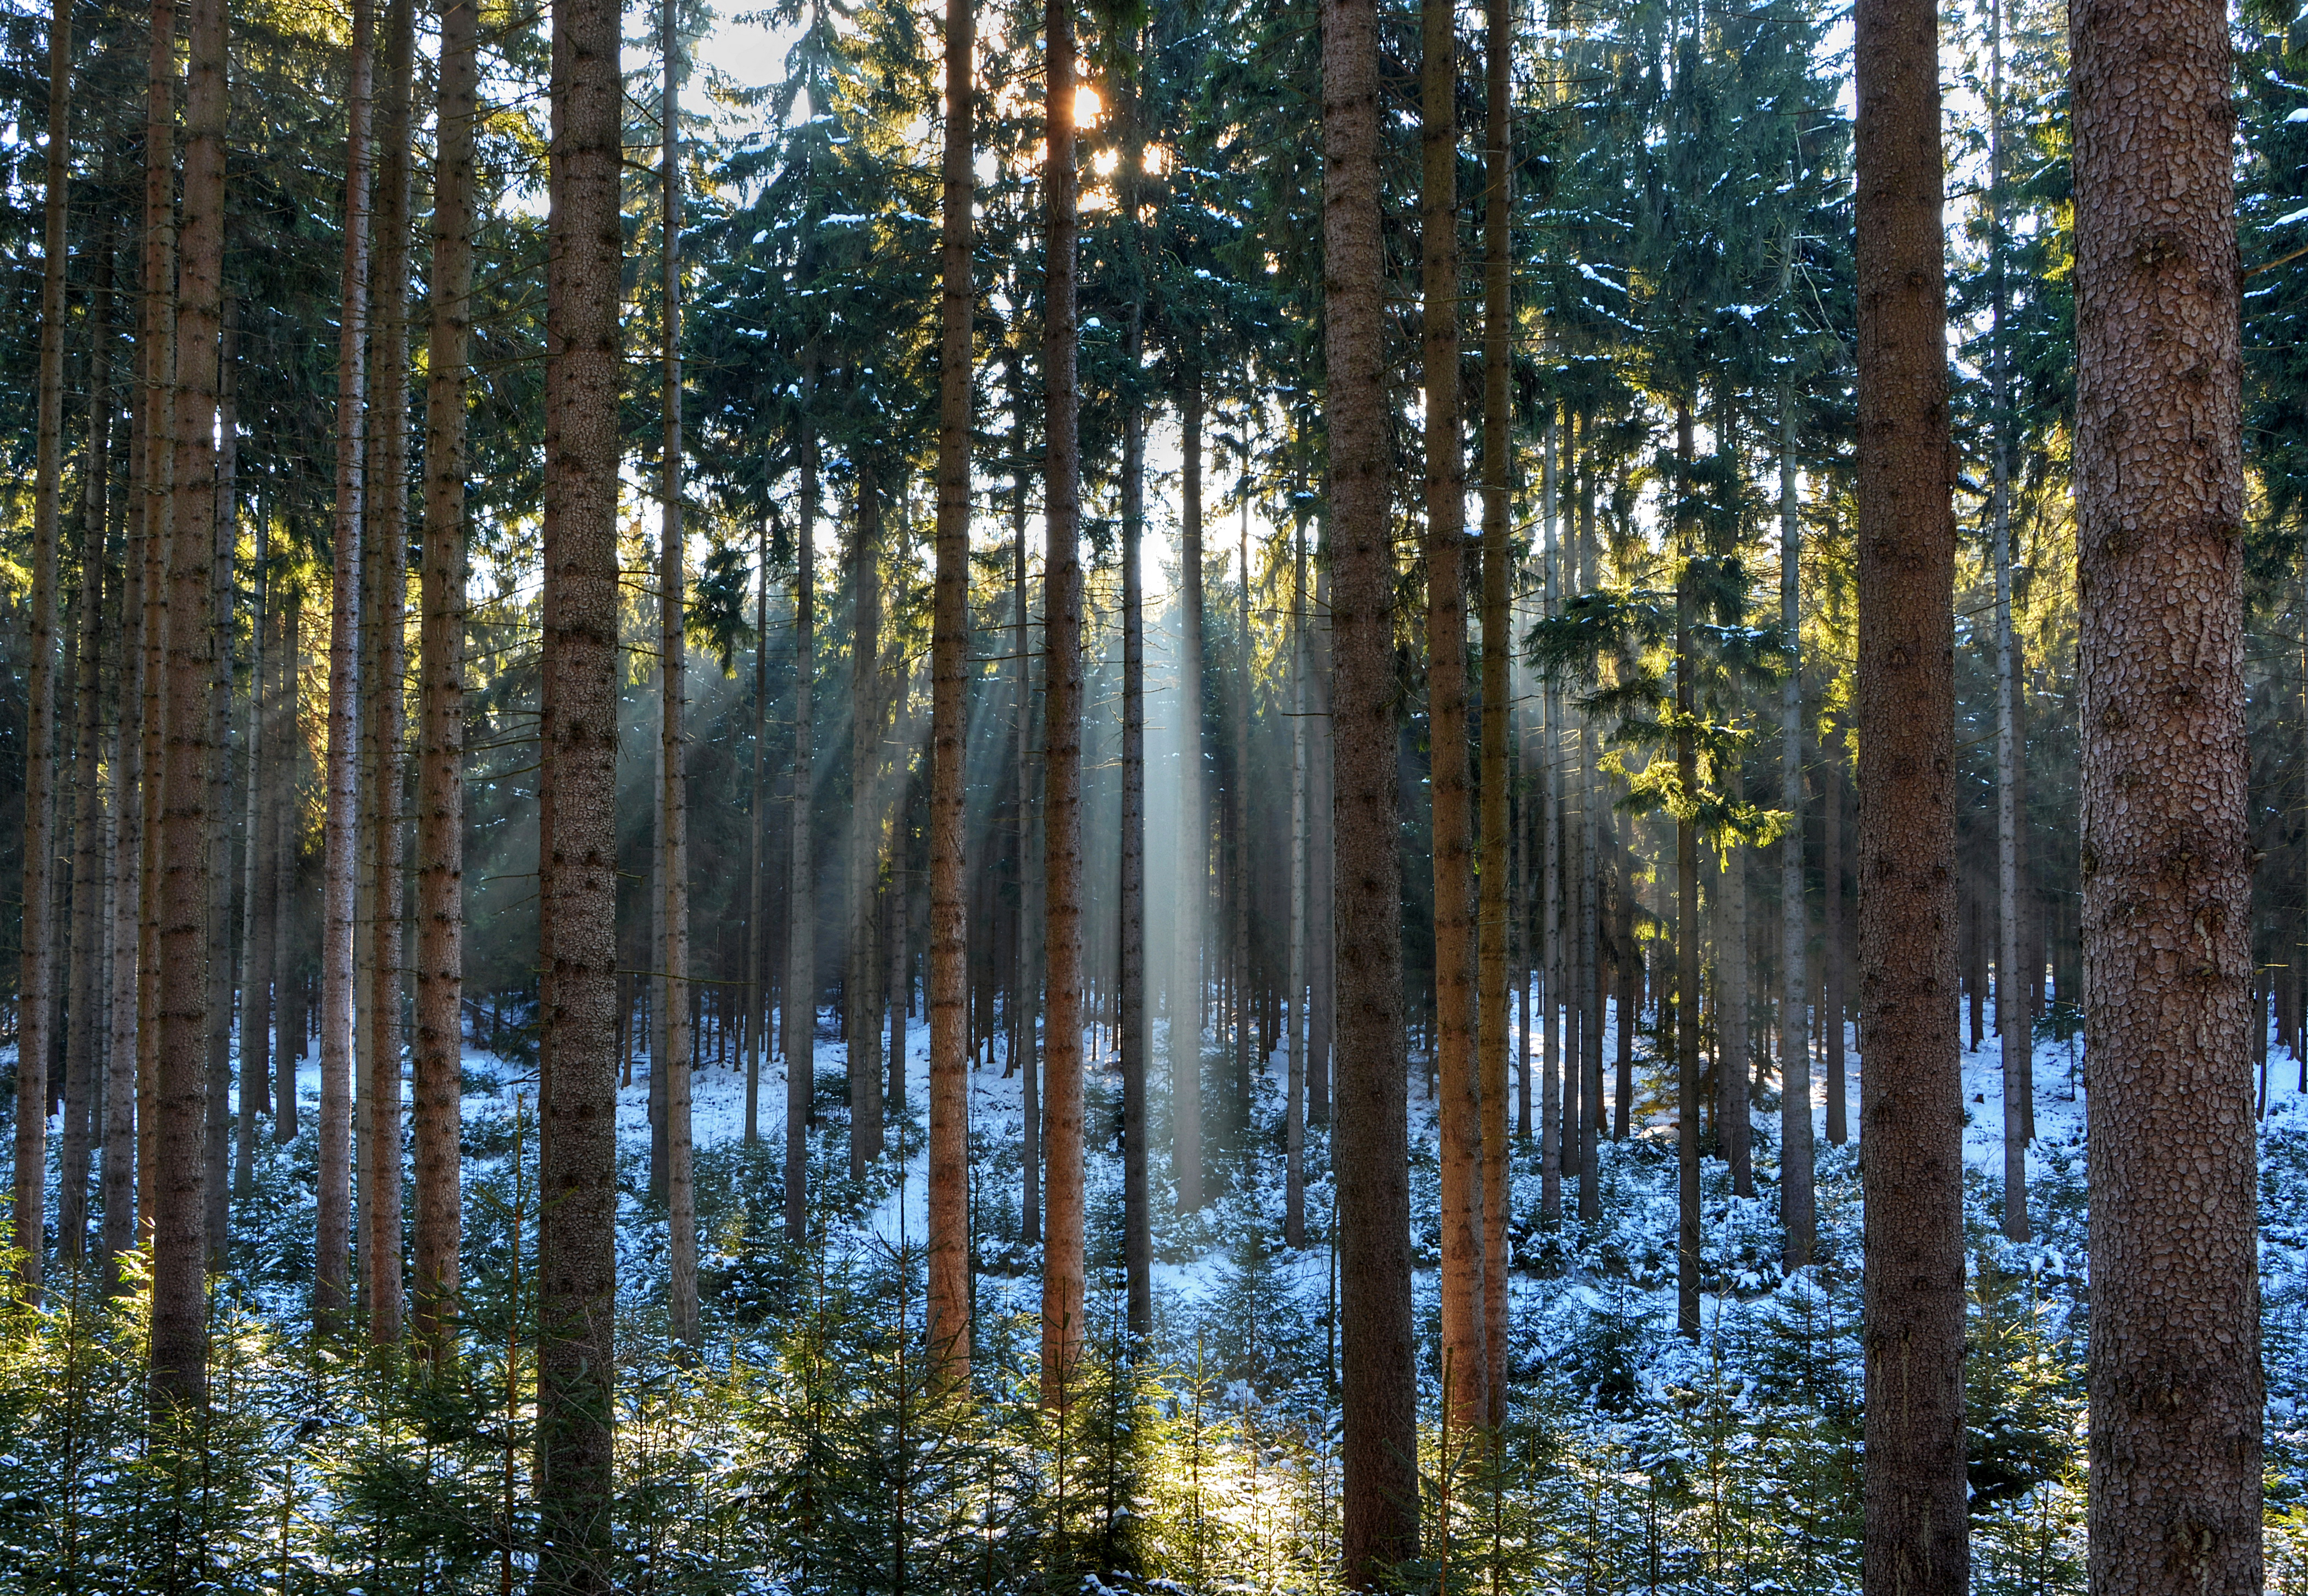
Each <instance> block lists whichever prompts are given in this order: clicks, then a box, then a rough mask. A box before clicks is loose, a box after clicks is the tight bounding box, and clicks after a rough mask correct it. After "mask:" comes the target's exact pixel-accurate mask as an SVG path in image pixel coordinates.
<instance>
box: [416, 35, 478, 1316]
mask: <svg viewBox="0 0 2308 1596" xmlns="http://www.w3.org/2000/svg"><path fill="white" fill-rule="evenodd" d="M440 12H441V59H440V73H441V84H440V108H439V111H438V114H437V116H438V123H439V131H438V133H437V135H436V141H435V142H436V145H437V149H436V152H435V178H434V188H433V282H432V300H433V304H432V312H433V326H432V335H431V338H430V339H429V340H428V342H427V345H426V350H427V354H426V389H425V553H424V558H423V561H422V563H421V566H420V577H419V581H420V587H419V594H420V597H419V599H418V603H419V605H421V607H422V610H423V617H424V618H423V621H422V622H421V625H420V631H419V636H418V648H419V649H420V651H421V654H422V656H423V657H422V663H423V675H424V682H423V687H422V698H421V699H420V707H419V708H418V723H419V728H420V730H419V737H420V742H419V753H418V760H419V764H418V798H417V1045H416V1047H415V1049H414V1050H413V1057H412V1058H411V1060H410V1095H411V1097H412V1098H413V1099H414V1100H415V1117H416V1121H417V1148H416V1153H417V1158H416V1164H417V1182H416V1200H417V1237H416V1256H415V1259H414V1262H415V1264H416V1284H415V1292H414V1300H413V1302H412V1304H411V1309H412V1314H411V1317H413V1318H414V1320H415V1322H416V1325H415V1327H416V1330H417V1334H418V1337H419V1338H420V1339H421V1340H422V1341H423V1342H424V1343H425V1344H426V1346H427V1347H428V1348H429V1349H430V1350H431V1351H432V1354H433V1356H434V1357H435V1360H439V1359H441V1358H443V1357H444V1356H445V1355H446V1353H447V1352H448V1350H449V1348H450V1345H451V1338H452V1334H453V1333H454V1326H455V1323H456V1315H457V1286H458V1273H459V1271H458V1251H459V1248H460V1245H461V1241H462V1239H463V1234H464V1214H463V1205H462V1202H461V1193H460V1179H459V1162H460V1149H459V1146H458V1142H459V1131H460V1124H459V1119H460V1111H461V1098H462V1092H463V1087H462V1085H461V1082H462V1077H463V1070H464V1036H465V1026H464V1015H463V1012H462V1010H463V1007H464V964H465V897H464V880H465V768H464V761H465V469H466V455H465V391H466V384H467V382H469V378H470V362H471V353H470V351H471V336H472V279H473V213H474V197H473V166H474V143H475V135H476V133H477V132H478V125H479V116H480V107H479V56H478V51H479V32H480V28H479V7H478V0H443V3H442V4H441V8H440Z"/></svg>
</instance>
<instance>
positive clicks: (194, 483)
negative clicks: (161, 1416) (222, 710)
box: [151, 0, 226, 1415]
mask: <svg viewBox="0 0 2308 1596" xmlns="http://www.w3.org/2000/svg"><path fill="white" fill-rule="evenodd" d="M189 21H190V30H189V31H190V50H189V54H188V56H187V57H186V70H185V173H184V210H183V224H182V225H183V232H182V235H181V237H182V248H181V251H180V253H179V258H178V262H177V267H178V270H177V294H176V300H177V313H176V346H177V373H176V386H177V412H176V427H175V431H176V442H175V453H176V477H175V496H176V503H175V506H174V511H173V521H172V525H171V528H170V531H169V545H170V547H169V559H168V607H169V608H170V609H171V610H172V611H173V612H174V613H175V614H177V616H180V617H182V618H184V620H185V622H189V624H182V625H176V626H172V627H170V628H169V631H168V709H167V714H168V760H167V766H166V771H165V775H164V777H163V788H162V790H163V794H164V797H163V803H164V805H165V808H164V809H163V811H162V814H163V819H162V836H161V846H160V871H161V880H160V885H161V893H160V903H159V954H160V962H159V965H158V966H157V967H158V970H159V993H158V994H157V999H158V1000H157V1003H156V1008H157V1009H158V1012H159V1022H160V1036H159V1057H158V1060H157V1063H156V1067H155V1072H154V1079H153V1105H154V1108H155V1110H156V1119H155V1123H154V1132H155V1140H156V1141H157V1143H158V1146H157V1149H156V1158H155V1164H154V1171H153V1192H154V1197H155V1198H156V1207H155V1210H154V1214H153V1223H152V1331H151V1370H152V1401H153V1406H154V1408H155V1409H156V1410H157V1411H159V1412H168V1413H172V1414H180V1415H189V1414H191V1413H194V1412H197V1411H198V1410H199V1409H200V1408H201V1407H202V1404H203V1403H204V1402H205V1400H206V1396H207V1389H208V1293H207V1291H206V1289H205V1288H206V1285H207V1274H206V1271H205V1267H204V1266H205V1264H206V1262H207V1241H206V1236H205V1234H204V1231H205V1223H204V1222H205V1218H206V1213H207V1203H206V1201H205V1200H204V1189H203V1188H204V1186H205V1179H204V1178H205V1176H206V1173H207V1167H206V1166H207V1157H206V1151H205V1148H204V1146H203V1143H204V1135H205V1132H206V1130H207V1124H206V1119H207V1115H206V1104H205V1102H204V1098H205V1095H206V1094H205V1091H204V1077H205V1074H206V1069H205V1066H206V1063H207V1058H206V1053H207V1042H208V1037H207V1030H208V1025H207V1019H208V1016H207V1008H208V1000H209V992H208V945H207V944H208V919H209V908H210V905H209V897H208V865H209V857H208V845H209V837H208V806H209V796H210V795H209V792H208V774H209V773H208V759H209V747H208V743H209V733H208V724H209V723H208V713H207V711H208V708H209V697H210V694H211V661H212V659H213V657H214V650H215V648H216V646H217V645H216V639H214V638H212V637H211V635H210V633H209V631H208V629H207V628H204V627H202V626H201V625H200V624H199V623H198V622H197V619H196V618H197V617H199V616H200V615H202V614H204V613H206V611H207V610H208V608H209V604H210V599H211V586H210V584H211V571H210V565H211V560H212V558H213V555H214V553H215V545H216V480H217V459H216V413H217V340H218V330H219V321H220V312H221V309H222V303H223V267H224V141H225V120H226V97H225V81H224V74H225V7H224V0H194V3H193V5H192V8H191V12H190V17H189Z"/></svg>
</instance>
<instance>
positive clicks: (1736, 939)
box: [1716, 764, 1755, 1197]
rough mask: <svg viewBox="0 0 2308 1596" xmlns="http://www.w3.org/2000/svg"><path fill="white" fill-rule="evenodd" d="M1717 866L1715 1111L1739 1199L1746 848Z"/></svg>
mask: <svg viewBox="0 0 2308 1596" xmlns="http://www.w3.org/2000/svg"><path fill="white" fill-rule="evenodd" d="M1724 786H1725V795H1726V796H1727V797H1729V798H1731V799H1732V800H1733V801H1734V802H1738V801H1740V800H1742V799H1743V798H1744V795H1745V794H1744V792H1743V791H1742V788H1743V786H1744V784H1743V783H1742V782H1741V781H1740V779H1739V770H1738V767H1737V766H1736V765H1735V764H1732V765H1730V766H1729V767H1728V768H1727V769H1726V770H1725V772H1724ZM1717 856H1718V859H1719V860H1720V862H1721V863H1722V866H1723V882H1722V885H1723V900H1722V903H1721V904H1720V905H1719V906H1718V914H1717V919H1716V926H1717V934H1718V936H1719V937H1720V938H1721V943H1720V948H1721V951H1720V952H1719V954H1718V959H1719V960H1720V966H1721V970H1722V983H1723V1012H1722V1014H1721V1016H1720V1017H1718V1019H1717V1022H1716V1027H1717V1034H1718V1035H1719V1036H1720V1037H1721V1038H1722V1043H1721V1047H1722V1057H1721V1058H1720V1059H1719V1060H1718V1068H1717V1071H1716V1078H1717V1081H1718V1084H1719V1089H1720V1095H1719V1096H1718V1100H1717V1103H1716V1113H1717V1114H1718V1116H1720V1118H1721V1121H1722V1124H1721V1136H1722V1139H1723V1156H1724V1160H1725V1162H1726V1163H1728V1164H1729V1165H1730V1166H1731V1189H1732V1190H1733V1191H1734V1192H1735V1193H1736V1194H1737V1195H1738V1196H1740V1197H1753V1196H1754V1195H1755V1171H1754V1164H1753V1158H1752V1156H1751V1154H1750V1150H1749V1146H1748V1140H1749V1137H1750V1134H1751V1131H1752V1128H1753V1126H1752V1122H1751V1121H1750V1120H1749V1118H1748V1112H1747V1080H1748V1072H1749V1068H1750V1062H1749V1054H1748V1049H1749V1047H1750V1046H1751V1045H1752V1043H1753V1036H1752V1034H1750V1031H1751V1027H1750V1018H1751V1017H1750V1016H1749V1014H1748V1008H1747V1002H1748V991H1747V850H1746V845H1745V844H1744V842H1741V841H1739V840H1737V839H1735V838H1733V839H1728V840H1727V845H1726V846H1725V847H1724V848H1723V849H1722V850H1721V851H1720V852H1719V853H1718V855H1717Z"/></svg>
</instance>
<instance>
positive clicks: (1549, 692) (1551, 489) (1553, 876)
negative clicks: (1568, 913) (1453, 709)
mask: <svg viewBox="0 0 2308 1596" xmlns="http://www.w3.org/2000/svg"><path fill="white" fill-rule="evenodd" d="M1545 447H1546V455H1545V465H1544V467H1543V469H1544V470H1545V472H1546V482H1545V493H1544V496H1543V502H1542V503H1541V505H1540V507H1539V519H1540V526H1541V528H1542V536H1543V537H1544V539H1545V553H1544V555H1543V559H1544V562H1545V569H1544V571H1543V573H1542V574H1543V577H1544V579H1545V582H1546V597H1545V605H1546V614H1548V615H1550V616H1554V615H1560V614H1562V613H1563V551H1562V549H1561V547H1560V546H1559V544H1558V527H1559V517H1560V515H1561V499H1560V496H1559V493H1558V487H1557V485H1558V482H1559V478H1558V477H1557V476H1556V470H1555V449H1556V432H1555V426H1554V420H1553V418H1552V416H1550V417H1549V419H1548V423H1547V427H1546V445H1545ZM1539 716H1540V719H1539V728H1538V730H1539V735H1538V742H1539V755H1538V759H1539V778H1538V785H1539V788H1540V792H1541V802H1540V804H1539V817H1538V826H1539V830H1540V833H1541V837H1542V840H1541V842H1540V845H1539V855H1540V858H1539V873H1540V877H1541V880H1540V883H1539V887H1540V897H1541V898H1542V903H1541V905H1540V928H1539V929H1540V933H1541V934H1540V939H1539V940H1540V948H1539V956H1538V958H1537V961H1536V962H1537V965H1538V968H1539V1008H1540V1009H1541V1011H1542V1013H1541V1017H1540V1020H1539V1039H1540V1045H1541V1050H1542V1057H1541V1059H1540V1063H1539V1073H1540V1076H1541V1080H1540V1083H1539V1109H1538V1125H1539V1130H1538V1216H1539V1218H1540V1219H1541V1220H1543V1221H1554V1220H1558V1219H1561V1218H1562V1217H1563V1068H1562V1066H1563V1019H1562V1015H1563V690H1562V687H1561V685H1560V684H1559V683H1558V682H1556V681H1555V680H1554V678H1553V677H1551V676H1550V677H1549V678H1548V679H1547V681H1546V687H1545V690H1544V691H1542V692H1541V694H1540V695H1539Z"/></svg>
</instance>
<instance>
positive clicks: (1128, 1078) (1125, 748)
mask: <svg viewBox="0 0 2308 1596" xmlns="http://www.w3.org/2000/svg"><path fill="white" fill-rule="evenodd" d="M1136 103H1137V90H1136V85H1135V83H1134V82H1133V84H1132V89H1131V100H1130V105H1131V108H1132V115H1131V122H1130V132H1129V138H1128V145H1127V148H1125V150H1124V152H1123V163H1124V164H1123V169H1124V171H1125V172H1127V173H1129V174H1131V177H1130V179H1129V182H1128V184H1127V188H1126V196H1125V197H1126V203H1127V205H1128V207H1129V210H1130V214H1131V218H1132V232H1131V243H1130V246H1129V247H1130V249H1131V251H1132V255H1133V256H1135V255H1136V254H1137V253H1138V249H1139V236H1138V232H1137V228H1136V223H1137V218H1138V205H1139V194H1138V184H1137V179H1136V174H1137V172H1138V171H1139V169H1140V167H1141V164H1142V162H1143V161H1144V159H1145V140H1144V139H1143V138H1142V137H1141V136H1140V135H1139V133H1138V124H1137V119H1136ZM1144 318H1145V305H1144V304H1143V303H1142V302H1133V303H1132V305H1131V307H1130V329H1129V334H1128V337H1127V339H1126V342H1125V344H1124V358H1125V361H1126V363H1127V365H1128V367H1129V370H1130V373H1131V375H1132V380H1133V381H1134V380H1135V379H1136V377H1137V374H1138V373H1139V372H1140V371H1141V368H1142V362H1143V359H1144V348H1143V339H1144V334H1143V322H1144ZM1123 402H1124V404H1125V405H1126V406H1127V407H1128V408H1127V409H1126V411H1125V412H1124V419H1123V444H1122V454H1123V464H1122V837H1121V838H1120V853H1121V855H1122V858H1121V865H1122V872H1121V873H1122V881H1121V888H1122V923H1121V926H1120V927H1119V930H1120V931H1121V943H1122V945H1121V947H1120V948H1118V949H1117V950H1116V951H1117V952H1118V954H1119V955H1120V957H1119V959H1118V961H1117V962H1118V963H1119V965H1120V966H1121V967H1120V969H1119V970H1118V971H1117V972H1116V974H1117V975H1118V976H1119V981H1118V987H1119V990H1118V991H1117V992H1116V993H1115V997H1116V1000H1117V1001H1116V1004H1115V1008H1116V1013H1115V1021H1116V1029H1117V1030H1118V1032H1119V1034H1118V1035H1117V1036H1116V1037H1115V1047H1116V1051H1118V1052H1119V1053H1120V1055H1121V1063H1122V1264H1123V1273H1124V1275H1125V1277H1126V1290H1127V1294H1128V1299H1129V1308H1128V1311H1129V1322H1130V1334H1131V1338H1132V1340H1131V1347H1132V1352H1133V1354H1134V1353H1135V1352H1136V1351H1137V1350H1138V1348H1139V1347H1141V1346H1142V1345H1143V1344H1144V1343H1145V1342H1146V1340H1147V1339H1148V1338H1149V1337H1150V1336H1152V1334H1154V1233H1153V1215H1152V1214H1151V1213H1150V1211H1149V1209H1148V1206H1147V1202H1148V1199H1147V1191H1146V1061H1147V1060H1146V1055H1147V1051H1148V1049H1149V1048H1150V1045H1151V1043H1152V1038H1151V1037H1150V1035H1149V1034H1148V1033H1147V1024H1146V584H1145V576H1144V573H1143V572H1142V571H1141V569H1140V562H1141V550H1142V548H1143V547H1144V545H1145V540H1146V413H1145V408H1144V406H1143V405H1142V403H1141V401H1140V399H1139V398H1138V395H1137V394H1136V392H1135V391H1129V392H1125V394H1124V399H1123ZM1293 1012H1294V1013H1295V1012H1296V1010H1295V1008H1294V1010H1293Z"/></svg>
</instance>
